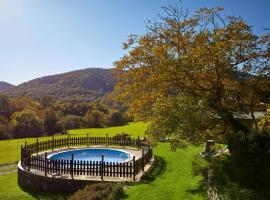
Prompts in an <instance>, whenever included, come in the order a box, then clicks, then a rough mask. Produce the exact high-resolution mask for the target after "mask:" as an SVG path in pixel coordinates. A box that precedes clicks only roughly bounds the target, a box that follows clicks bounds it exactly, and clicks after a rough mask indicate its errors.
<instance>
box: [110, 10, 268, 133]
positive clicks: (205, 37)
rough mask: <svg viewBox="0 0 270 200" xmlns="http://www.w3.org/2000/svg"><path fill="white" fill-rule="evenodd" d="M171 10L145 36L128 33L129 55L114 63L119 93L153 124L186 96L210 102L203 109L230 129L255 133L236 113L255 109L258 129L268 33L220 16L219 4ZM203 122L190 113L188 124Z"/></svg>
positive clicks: (211, 123)
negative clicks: (169, 105) (258, 32)
mask: <svg viewBox="0 0 270 200" xmlns="http://www.w3.org/2000/svg"><path fill="white" fill-rule="evenodd" d="M164 11H165V16H161V17H160V20H159V21H155V22H151V21H150V22H148V23H147V32H146V34H144V35H141V36H136V35H131V36H130V37H129V39H128V41H127V42H126V43H124V45H123V47H124V49H126V50H127V54H126V55H125V56H124V57H122V58H121V59H120V60H119V61H117V62H116V63H115V66H116V70H115V71H116V75H117V77H118V83H117V86H116V89H117V93H118V96H119V98H120V99H121V100H122V101H123V102H125V103H126V104H127V105H128V107H129V110H130V112H131V113H132V114H133V115H134V116H135V117H137V118H139V119H147V120H149V119H150V120H152V121H153V119H157V117H158V116H157V113H158V114H159V115H160V114H161V113H160V112H156V108H160V107H162V105H165V106H167V105H166V102H173V101H182V100H183V99H181V98H180V99H179V96H186V97H187V98H193V99H196V101H194V102H195V104H196V102H199V100H200V101H201V102H204V103H203V108H202V110H205V109H206V110H207V111H208V112H211V113H212V116H215V117H214V118H215V119H219V122H220V121H221V122H222V124H223V127H230V128H231V129H233V130H234V131H242V132H244V133H247V132H249V127H247V126H246V125H245V124H243V123H242V122H241V121H240V120H238V119H237V117H236V116H235V113H238V112H240V111H241V112H246V113H250V114H251V116H252V118H253V123H254V125H255V126H256V127H257V123H256V120H255V117H254V110H256V109H258V107H259V106H260V102H261V101H263V100H265V98H264V96H265V95H264V94H265V93H266V92H267V90H269V85H270V84H269V67H270V66H269V59H270V40H269V34H268V35H261V36H258V35H256V34H255V33H254V32H253V31H252V27H251V26H249V25H248V24H247V23H246V22H245V21H244V20H243V19H242V18H241V17H231V16H228V17H221V11H222V8H219V7H218V8H213V9H207V8H203V9H200V10H198V11H197V12H196V13H195V14H194V15H192V16H189V15H188V12H186V11H184V10H183V9H182V8H181V7H178V6H169V7H166V8H164ZM184 99H185V98H184ZM167 100H168V101H167ZM182 102H183V101H182ZM161 103H163V104H161ZM164 103H165V104H164ZM195 104H194V106H196V105H195ZM201 105H202V104H201ZM198 108H200V107H198ZM159 110H162V109H159ZM163 111H164V113H163V114H164V115H165V116H170V115H168V114H166V112H174V111H173V110H170V109H167V110H163ZM155 115H156V116H155ZM179 120H181V119H179ZM154 121H155V120H154ZM178 123H181V121H178ZM216 124H219V125H220V123H217V121H215V120H209V123H207V125H208V127H209V128H213V127H215V125H216ZM197 125H198V123H196V120H194V119H192V118H190V120H189V123H188V125H186V126H197ZM194 130H195V129H194ZM197 130H201V129H197ZM193 132H194V131H193Z"/></svg>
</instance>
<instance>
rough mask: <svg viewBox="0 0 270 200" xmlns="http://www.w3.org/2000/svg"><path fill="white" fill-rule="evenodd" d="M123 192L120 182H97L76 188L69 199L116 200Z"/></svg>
mask: <svg viewBox="0 0 270 200" xmlns="http://www.w3.org/2000/svg"><path fill="white" fill-rule="evenodd" d="M123 194H124V191H123V186H122V185H120V184H115V183H97V184H93V185H88V186H86V187H85V188H84V189H82V190H78V191H77V192H76V193H75V194H74V195H73V196H71V197H70V198H69V200H82V199H83V200H118V199H120V197H121V196H122V195H123Z"/></svg>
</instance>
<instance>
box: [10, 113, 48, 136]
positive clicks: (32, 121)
mask: <svg viewBox="0 0 270 200" xmlns="http://www.w3.org/2000/svg"><path fill="white" fill-rule="evenodd" d="M11 127H12V129H13V133H14V137H15V138H25V137H39V136H41V135H42V133H43V128H42V120H41V119H39V117H38V116H37V115H36V113H35V112H33V111H30V110H24V111H22V112H15V113H14V114H13V115H12V117H11Z"/></svg>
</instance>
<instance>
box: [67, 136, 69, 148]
mask: <svg viewBox="0 0 270 200" xmlns="http://www.w3.org/2000/svg"><path fill="white" fill-rule="evenodd" d="M67 141H68V148H69V134H68V138H67Z"/></svg>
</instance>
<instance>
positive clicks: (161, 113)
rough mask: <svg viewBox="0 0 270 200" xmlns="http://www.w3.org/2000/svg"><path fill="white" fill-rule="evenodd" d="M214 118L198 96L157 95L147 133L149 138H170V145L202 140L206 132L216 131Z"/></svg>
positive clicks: (208, 135) (193, 142)
mask: <svg viewBox="0 0 270 200" xmlns="http://www.w3.org/2000/svg"><path fill="white" fill-rule="evenodd" d="M217 122H218V120H217V119H216V118H215V115H214V112H211V111H210V110H209V109H207V107H206V105H205V101H203V100H201V99H199V98H194V97H192V96H183V95H181V96H171V97H168V98H159V99H158V100H157V101H156V103H155V104H154V105H153V109H152V117H151V118H150V126H149V129H148V134H149V135H150V137H151V138H152V139H153V140H158V139H159V138H163V137H168V138H170V139H171V141H172V147H173V148H177V147H186V146H187V145H188V144H189V143H192V144H200V143H202V142H203V141H205V139H206V138H207V137H210V132H211V133H213V132H215V131H216V132H218V130H217V128H218V127H217ZM209 124H210V125H211V126H212V127H210V125H209ZM214 128H216V129H215V130H213V129H214ZM210 130H211V131H210ZM206 133H209V134H206Z"/></svg>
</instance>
